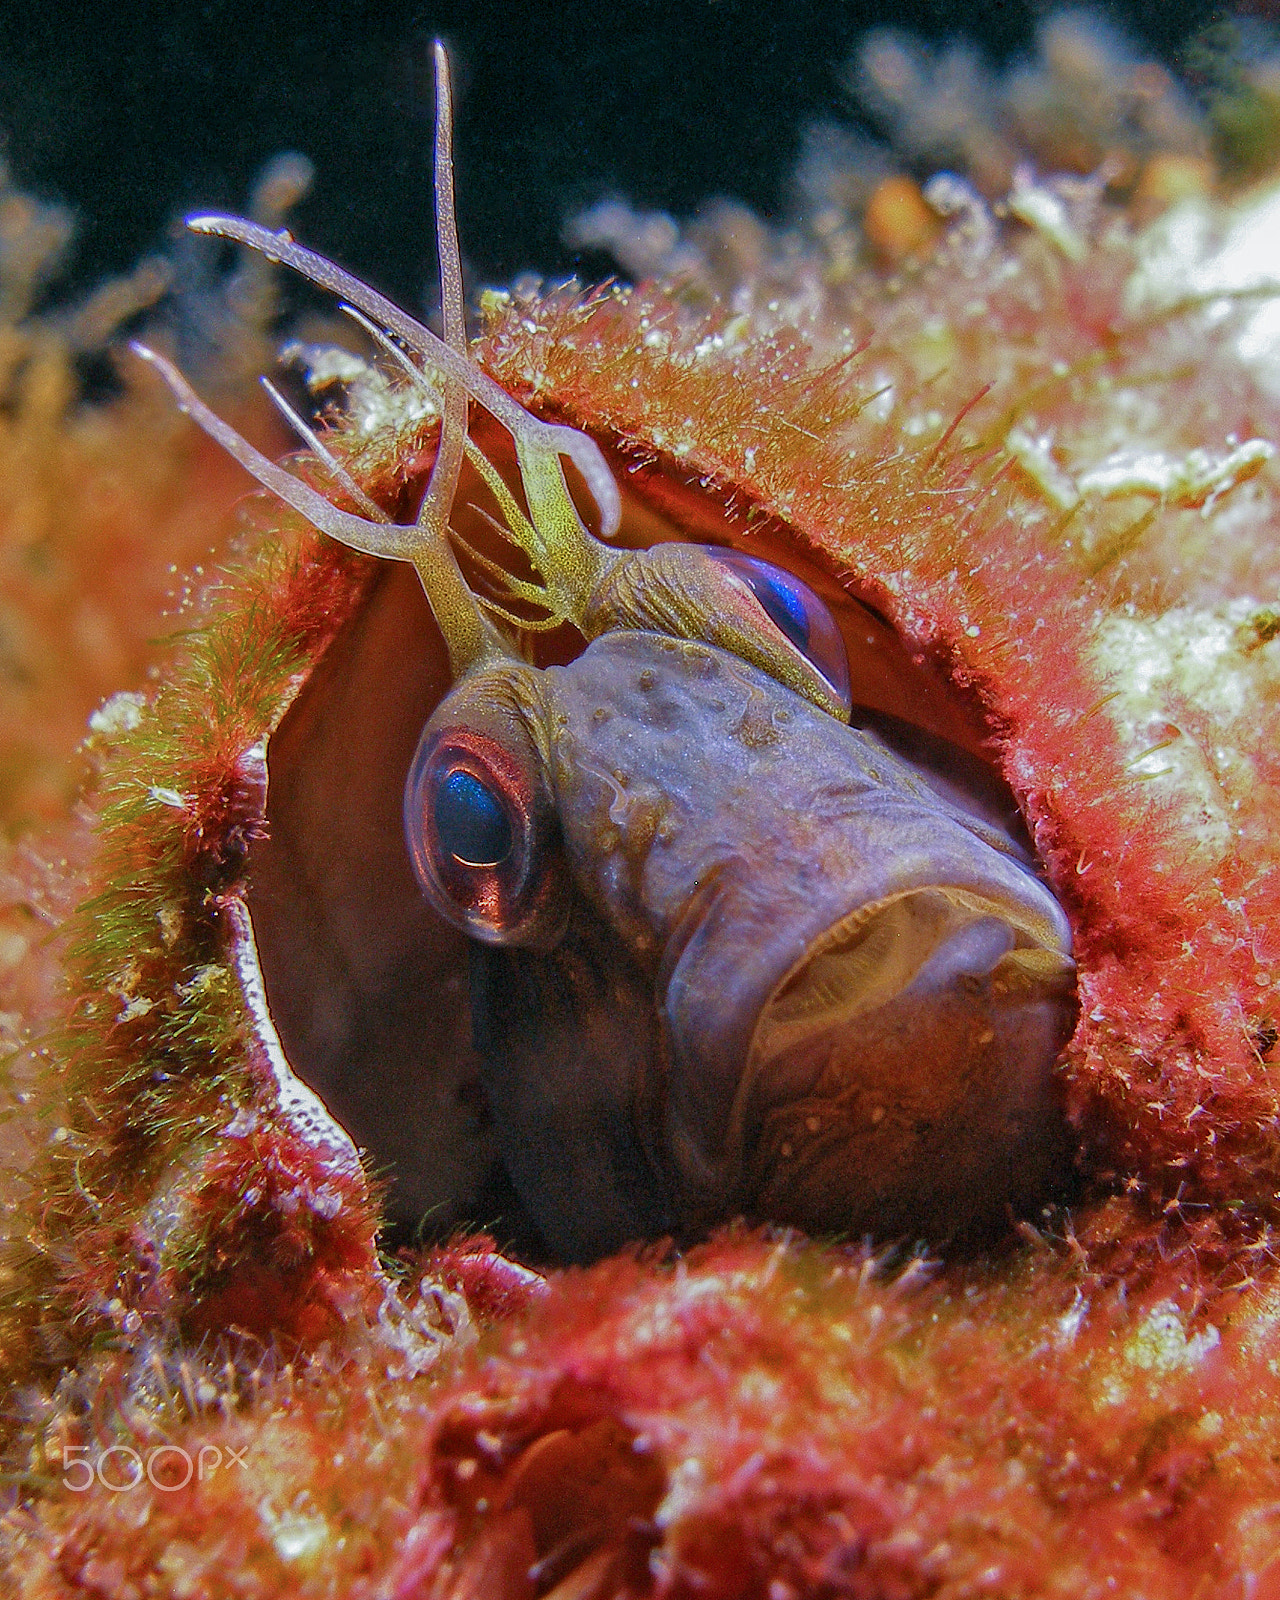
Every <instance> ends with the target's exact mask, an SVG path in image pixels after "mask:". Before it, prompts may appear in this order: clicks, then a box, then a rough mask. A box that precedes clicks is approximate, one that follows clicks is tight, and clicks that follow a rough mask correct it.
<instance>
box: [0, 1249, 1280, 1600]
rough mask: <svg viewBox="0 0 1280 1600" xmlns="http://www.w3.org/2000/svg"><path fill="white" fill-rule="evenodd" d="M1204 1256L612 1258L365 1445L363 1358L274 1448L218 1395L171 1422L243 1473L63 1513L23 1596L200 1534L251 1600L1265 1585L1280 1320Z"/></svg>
mask: <svg viewBox="0 0 1280 1600" xmlns="http://www.w3.org/2000/svg"><path fill="white" fill-rule="evenodd" d="M1187 1266H1188V1262H1187V1261H1186V1259H1180V1260H1174V1261H1171V1262H1170V1263H1168V1264H1167V1266H1166V1267H1165V1268H1164V1269H1163V1270H1162V1272H1161V1274H1160V1275H1159V1276H1158V1277H1157V1278H1156V1279H1153V1280H1152V1281H1151V1282H1150V1283H1148V1284H1147V1285H1146V1287H1145V1288H1143V1289H1142V1290H1141V1291H1140V1292H1139V1293H1137V1294H1134V1295H1130V1296H1126V1295H1125V1294H1124V1293H1122V1292H1117V1288H1116V1287H1115V1286H1112V1287H1111V1288H1108V1287H1107V1286H1106V1285H1105V1284H1104V1283H1102V1282H1101V1281H1100V1280H1098V1279H1096V1278H1093V1277H1091V1276H1090V1275H1089V1274H1088V1273H1087V1272H1080V1271H1078V1270H1077V1271H1072V1270H1070V1269H1068V1270H1064V1269H1063V1263H1061V1262H1059V1261H1056V1260H1055V1259H1054V1257H1053V1256H1052V1254H1050V1253H1043V1254H1041V1255H1040V1256H1039V1258H1038V1259H1032V1260H1029V1261H1024V1262H1023V1263H1021V1264H1020V1265H1018V1266H1016V1267H1014V1268H1013V1269H1012V1270H1009V1267H1008V1265H1006V1267H1005V1269H1004V1270H996V1269H994V1268H984V1269H978V1270H974V1271H971V1272H969V1273H967V1274H965V1273H960V1274H957V1273H955V1272H952V1273H949V1274H947V1275H946V1276H945V1277H938V1276H937V1275H936V1273H935V1271H934V1270H933V1269H931V1268H930V1267H928V1266H926V1265H925V1264H923V1263H921V1262H916V1263H914V1264H911V1265H909V1266H908V1267H907V1270H906V1271H905V1272H902V1273H900V1275H899V1276H898V1277H897V1278H896V1279H894V1278H892V1277H890V1278H889V1279H885V1278H884V1277H883V1276H882V1275H881V1273H880V1272H879V1271H878V1270H877V1266H876V1263H875V1261H874V1259H872V1258H871V1257H869V1256H867V1255H865V1254H863V1253H861V1252H858V1251H828V1252H821V1251H817V1250H815V1249H813V1248H801V1247H799V1246H797V1245H796V1244H795V1243H789V1242H787V1241H783V1240H770V1239H767V1238H753V1237H736V1238H735V1237H729V1238H725V1239H722V1240H721V1241H719V1242H718V1243H715V1244H713V1245H710V1246H708V1247H706V1248H704V1249H702V1250H699V1251H697V1252H694V1253H693V1254H692V1255H691V1256H689V1257H687V1258H686V1259H685V1260H683V1261H681V1262H678V1263H670V1262H668V1263H662V1262H656V1261H634V1260H629V1259H627V1260H617V1261H613V1262H609V1263H606V1264H604V1265H602V1266H600V1267H597V1268H594V1269H592V1270H590V1271H588V1272H581V1273H574V1274H569V1275H565V1276H562V1277H560V1278H558V1279H557V1280H555V1281H554V1282H553V1284H552V1285H551V1287H550V1289H549V1290H548V1292H547V1293H546V1294H545V1296H542V1297H540V1298H539V1300H538V1301H537V1303H536V1305H535V1306H534V1308H533V1309H532V1310H531V1311H530V1312H529V1313H528V1314H527V1315H525V1316H523V1317H521V1318H518V1319H517V1320H516V1321H514V1322H507V1323H505V1324H504V1325H503V1328H502V1329H501V1331H500V1332H496V1333H494V1334H493V1335H491V1336H490V1338H489V1339H488V1340H487V1341H486V1345H485V1346H484V1347H482V1349H481V1350H480V1351H478V1352H477V1353H476V1354H475V1355H474V1356H471V1357H468V1358H465V1359H464V1360H463V1362H462V1365H461V1367H460V1368H459V1369H458V1370H457V1372H456V1374H455V1375H454V1376H453V1377H452V1378H451V1379H449V1380H447V1381H446V1382H445V1384H444V1386H443V1388H441V1387H440V1386H439V1384H438V1383H430V1382H427V1383H424V1382H423V1381H422V1380H419V1381H418V1382H417V1383H416V1384H415V1385H411V1386H408V1387H404V1386H401V1387H399V1388H398V1389H396V1390H393V1391H386V1392H385V1393H384V1396H383V1403H386V1402H387V1401H390V1400H392V1399H393V1397H394V1404H395V1407H396V1417H397V1421H396V1426H395V1429H394V1431H393V1432H392V1433H391V1434H387V1435H383V1442H382V1444H381V1445H380V1446H379V1448H378V1449H377V1450H375V1451H374V1452H373V1453H371V1454H369V1453H363V1452H362V1450H361V1446H360V1444H359V1441H360V1440H361V1439H362V1438H363V1437H365V1430H366V1428H367V1427H368V1426H369V1420H370V1419H369V1416H368V1412H367V1407H368V1405H369V1403H370V1401H369V1397H368V1396H367V1394H366V1391H365V1387H364V1385H365V1384H366V1383H367V1381H368V1380H367V1378H366V1377H361V1379H360V1381H358V1382H352V1381H351V1377H354V1376H355V1375H356V1373H357V1372H358V1370H359V1369H352V1372H351V1377H349V1378H348V1379H347V1381H345V1382H344V1381H343V1379H342V1378H341V1377H338V1376H336V1375H333V1376H329V1375H327V1374H326V1372H325V1371H324V1370H323V1369H319V1370H315V1371H313V1372H312V1373H311V1375H310V1377H308V1378H305V1379H303V1380H302V1381H301V1382H295V1381H294V1380H292V1379H291V1380H290V1385H289V1388H288V1392H287V1397H286V1393H285V1391H284V1390H283V1389H281V1388H279V1387H277V1389H276V1391H275V1394H276V1398H275V1400H274V1401H273V1402H272V1407H271V1409H270V1410H267V1409H263V1408H262V1407H260V1408H259V1409H258V1411H257V1412H256V1413H255V1428H254V1430H253V1431H252V1432H249V1431H246V1426H245V1422H244V1420H243V1419H241V1418H240V1417H238V1416H236V1415H234V1414H233V1413H231V1414H227V1413H225V1412H224V1413H223V1414H221V1415H220V1414H219V1413H218V1410H217V1407H216V1406H210V1408H209V1409H208V1410H207V1411H206V1412H205V1414H204V1415H203V1416H201V1417H198V1418H197V1419H195V1420H194V1421H191V1422H188V1423H186V1424H185V1425H183V1426H181V1427H180V1428H178V1429H177V1430H176V1431H174V1432H172V1433H171V1434H170V1435H169V1437H171V1438H173V1439H174V1440H175V1441H177V1442H178V1443H180V1444H182V1445H183V1446H184V1447H185V1448H186V1449H187V1450H188V1452H189V1453H191V1454H192V1455H193V1456H194V1454H195V1452H196V1451H197V1450H198V1448H199V1444H200V1443H203V1444H205V1445H206V1446H209V1447H216V1448H218V1449H219V1450H220V1451H222V1452H223V1454H224V1457H225V1452H226V1449H227V1447H228V1446H231V1447H234V1448H237V1449H240V1450H242V1451H243V1452H244V1453H245V1455H246V1461H247V1470H246V1471H243V1472H240V1471H235V1472H221V1473H219V1474H217V1475H214V1476H212V1477H210V1478H209V1479H208V1480H207V1481H205V1482H203V1483H201V1484H198V1485H192V1486H191V1487H190V1488H189V1489H188V1490H187V1491H185V1492H184V1493H183V1494H181V1495H179V1494H173V1495H164V1496H161V1495H159V1494H156V1495H151V1496H150V1497H149V1498H148V1501H147V1502H146V1503H147V1514H146V1517H145V1519H144V1520H143V1521H142V1522H138V1520H137V1505H136V1502H135V1503H133V1504H131V1503H130V1501H129V1499H128V1497H127V1496H123V1495H112V1494H110V1493H107V1492H104V1491H102V1490H100V1489H94V1490H93V1491H92V1492H91V1493H88V1494H85V1495H83V1496H80V1497H76V1496H74V1495H71V1494H62V1495H61V1496H57V1495H55V1496H54V1497H53V1498H52V1499H51V1501H50V1504H49V1509H48V1512H47V1513H46V1516H45V1518H44V1519H43V1521H42V1523H41V1525H40V1526H39V1527H35V1526H32V1525H28V1526H27V1527H26V1529H25V1532H24V1534H23V1542H22V1545H21V1547H20V1549H21V1560H20V1562H19V1563H18V1565H17V1567H16V1569H15V1570H16V1572H17V1576H18V1578H19V1587H18V1588H17V1589H16V1591H15V1592H16V1593H18V1594H21V1595H23V1596H24V1597H28V1600H30V1597H34V1596H46V1595H50V1596H51V1595H69V1594H73V1593H84V1592H90V1593H92V1592H95V1589H94V1580H93V1578H92V1572H93V1570H94V1569H93V1566H92V1563H95V1562H97V1563H101V1564H102V1566H100V1567H99V1568H98V1570H99V1571H101V1570H103V1569H104V1568H105V1567H107V1566H109V1565H110V1564H112V1563H114V1566H113V1567H112V1569H111V1570H113V1572H114V1581H115V1584H116V1588H115V1591H114V1592H115V1593H126V1592H129V1588H128V1586H130V1585H132V1586H133V1587H134V1588H135V1589H136V1591H137V1592H139V1593H145V1592H146V1591H147V1588H148V1586H149V1585H150V1584H153V1583H154V1582H155V1581H156V1579H157V1577H158V1575H159V1574H160V1573H161V1572H162V1571H164V1570H165V1567H166V1563H168V1562H170V1561H171V1560H172V1559H173V1558H172V1556H171V1554H170V1553H171V1552H172V1551H174V1550H175V1549H182V1548H186V1547H188V1546H190V1547H191V1551H192V1553H191V1555H190V1557H186V1556H184V1557H182V1562H183V1570H184V1573H185V1575H186V1576H187V1577H190V1578H195V1577H196V1575H197V1574H198V1573H200V1572H201V1571H203V1572H205V1573H206V1574H210V1573H217V1574H220V1575H221V1574H227V1573H229V1572H231V1571H234V1572H235V1574H236V1582H237V1592H239V1593H242V1594H244V1595H245V1596H251V1597H252V1596H259V1595H272V1594H276V1593H280V1592H284V1590H285V1589H287V1591H288V1592H290V1593H293V1594H296V1595H299V1596H310V1595H319V1594H332V1593H335V1592H341V1593H343V1594H345V1595H348V1596H353V1597H354V1596H360V1595H373V1594H392V1595H397V1596H402V1597H404V1600H409V1597H416V1596H423V1595H432V1596H446V1595H447V1596H450V1597H455V1600H464V1597H466V1600H472V1597H475V1600H478V1597H480V1596H482V1595H483V1596H498V1595H504V1596H511V1597H513V1600H514V1597H521V1600H526V1597H527V1600H532V1597H534V1596H537V1595H545V1594H548V1593H555V1594H557V1595H560V1594H583V1595H605V1594H610V1595H612V1594H631V1593H643V1592H651V1591H653V1590H655V1589H656V1591H657V1592H661V1593H664V1594H671V1595H689V1596H693V1595H711V1596H715V1597H717V1600H719V1597H724V1600H728V1597H734V1600H738V1597H742V1600H746V1597H755V1596H761V1597H764V1596H769V1597H772V1600H777V1597H778V1596H781V1595H797V1596H799V1595H804V1596H814V1597H823V1596H836V1595H866V1596H879V1595H898V1596H904V1597H908V1596H924V1595H936V1594H948V1595H950V1594H955V1595H960V1594H984V1593H990V1594H1000V1595H1010V1596H1015V1595H1032V1594H1035V1595H1058V1594H1060V1595H1063V1596H1064V1597H1065V1596H1067V1595H1077V1594H1079V1593H1080V1592H1082V1589H1083V1590H1087V1589H1088V1586H1089V1584H1090V1583H1091V1582H1092V1581H1093V1580H1094V1579H1095V1578H1100V1577H1101V1576H1102V1575H1105V1576H1106V1578H1107V1579H1108V1580H1109V1581H1110V1582H1111V1583H1113V1584H1114V1586H1115V1591H1116V1592H1118V1593H1124V1594H1141V1593H1152V1594H1156V1593H1158V1594H1162V1595H1168V1596H1170V1597H1176V1596H1180V1595H1187V1596H1190V1595H1192V1594H1193V1593H1194V1594H1198V1595H1206V1594H1212V1595H1219V1594H1221V1595H1224V1596H1225V1595H1227V1594H1231V1593H1236V1592H1238V1590H1237V1589H1233V1587H1232V1585H1233V1584H1235V1583H1238V1582H1239V1580H1240V1578H1241V1577H1242V1576H1243V1577H1245V1578H1246V1580H1247V1579H1249V1578H1252V1580H1253V1588H1252V1590H1251V1592H1253V1593H1257V1594H1268V1593H1270V1592H1271V1590H1270V1588H1269V1584H1271V1583H1272V1582H1274V1581H1275V1576H1276V1573H1275V1569H1274V1566H1273V1560H1274V1548H1273V1540H1272V1539H1271V1535H1270V1525H1269V1523H1268V1522H1267V1521H1266V1519H1265V1518H1263V1519H1262V1520H1261V1521H1260V1520H1259V1518H1258V1517H1257V1515H1256V1514H1255V1511H1254V1508H1256V1507H1257V1506H1259V1505H1262V1504H1265V1503H1267V1501H1268V1498H1269V1497H1271V1496H1273V1495H1274V1492H1275V1489H1276V1488H1277V1487H1280V1485H1278V1484H1277V1467H1276V1463H1275V1459H1274V1457H1275V1455H1276V1446H1277V1443H1278V1442H1280V1441H1278V1440H1277V1437H1276V1428H1277V1422H1276V1419H1275V1418H1274V1417H1273V1416H1271V1415H1270V1414H1269V1413H1268V1412H1267V1411H1266V1409H1265V1408H1262V1409H1259V1407H1258V1405H1257V1403H1256V1399H1257V1395H1258V1394H1259V1392H1261V1391H1267V1392H1269V1386H1270V1384H1271V1383H1272V1382H1273V1379H1272V1378H1271V1377H1270V1376H1269V1373H1270V1364H1271V1363H1272V1362H1273V1361H1274V1359H1275V1357H1276V1353H1277V1348H1276V1332H1275V1322H1274V1304H1273V1300H1272V1298H1271V1297H1269V1296H1267V1295H1261V1294H1258V1293H1256V1292H1255V1293H1253V1294H1248V1293H1246V1294H1242V1295H1238V1296H1236V1297H1234V1300H1233V1302H1232V1303H1231V1304H1230V1308H1229V1314H1228V1315H1225V1316H1224V1313H1226V1312H1228V1304H1227V1302H1223V1301H1219V1305H1218V1310H1217V1311H1216V1313H1215V1315H1216V1316H1217V1317H1218V1321H1216V1322H1215V1321H1214V1320H1212V1319H1211V1317H1210V1316H1209V1314H1208V1313H1207V1312H1205V1311H1203V1310H1202V1311H1196V1310H1195V1309H1194V1297H1193V1296H1192V1295H1190V1294H1189V1293H1188V1289H1187V1283H1186V1279H1187ZM1259 1386H1261V1390H1260V1388H1259ZM137 1448H139V1449H140V1450H141V1449H144V1448H145V1441H144V1440H141V1439H139V1440H137ZM353 1451H354V1452H355V1455H356V1458H357V1459H359V1461H360V1466H359V1470H358V1471H357V1472H354V1473H353V1472H352V1471H351V1470H350V1468H349V1467H348V1465H347V1463H348V1461H349V1460H351V1459H352V1452H353ZM126 1528H127V1529H129V1530H130V1531H129V1533H128V1536H127V1537H126V1536H125V1530H126ZM215 1530H216V1531H215ZM197 1549H198V1550H199V1551H201V1552H203V1554H201V1555H199V1556H197V1554H196V1551H197ZM214 1552H217V1555H216V1560H215V1558H214ZM233 1560H234V1562H235V1565H234V1566H232V1565H231V1564H230V1563H231V1562H232V1561H233ZM210 1561H213V1562H214V1564H213V1565H212V1566H210V1565H209V1564H208V1563H210ZM205 1581H207V1579H206V1580H205ZM99 1582H101V1580H99ZM561 1584H563V1585H564V1588H563V1590H561V1589H559V1588H557V1585H561Z"/></svg>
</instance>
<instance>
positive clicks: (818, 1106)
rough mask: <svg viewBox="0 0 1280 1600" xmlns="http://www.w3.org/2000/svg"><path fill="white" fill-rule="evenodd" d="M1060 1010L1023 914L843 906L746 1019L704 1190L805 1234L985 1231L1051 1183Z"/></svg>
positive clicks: (1061, 999) (924, 902)
mask: <svg viewBox="0 0 1280 1600" xmlns="http://www.w3.org/2000/svg"><path fill="white" fill-rule="evenodd" d="M1074 994H1075V966H1074V963H1073V961H1072V960H1071V957H1070V955H1069V953H1068V948H1067V946H1066V944H1065V941H1064V939H1063V937H1062V933H1061V929H1060V926H1059V925H1058V924H1057V923H1056V922H1055V920H1054V919H1053V918H1052V917H1051V916H1049V915H1047V914H1041V913H1040V912H1039V911H1038V909H1037V908H1036V907H1035V905H1034V904H1033V903H1030V902H1029V903H1027V904H1024V905H1021V906H1020V905H1016V904H1015V905H1011V904H1010V903H1009V902H1008V901H1007V900H1004V899H1001V900H996V899H994V898H991V897H988V896H985V895H983V894H981V893H979V892H976V891H975V890H973V889H969V888H964V887H949V886H946V885H935V886H929V887H924V888H914V889H907V890H902V891H899V892H896V893H892V894H889V895H886V896H884V897H883V898H882V899H879V900H877V901H874V902H872V903H869V904H865V905H862V906H859V907H857V908H855V909H854V910H852V911H849V912H848V913H847V914H845V915H844V916H841V917H840V918H838V919H837V920H836V921H835V922H833V923H832V924H831V925H830V926H829V927H827V928H826V929H825V931H823V932H822V933H820V934H819V935H818V936H817V937H815V938H813V939H812V940H811V941H810V942H809V944H808V946H807V948H806V949H805V950H804V952H803V954H802V955H800V956H799V958H798V959H796V960H794V961H793V962H792V963H791V964H790V965H789V966H788V967H787V969H786V970H785V972H783V973H782V975H781V976H780V977H778V978H777V980H776V982H775V983H774V984H773V986H772V988H771V989H770V990H769V991H768V993H767V994H766V996H765V998H764V999H763V1002H762V1004H761V1005H760V1006H759V1009H758V1012H757V1014H756V1019H755V1023H754V1027H753V1029H752V1030H751V1033H750V1041H749V1044H748V1047H747V1050H746V1059H745V1065H744V1067H743V1070H742V1076H741V1080H740V1084H739V1087H738V1091H737V1094H736V1096H735V1099H734V1104H733V1110H732V1113H731V1116H730V1119H729V1123H728V1126H727V1128H726V1129H725V1136H724V1142H723V1145H722V1147H721V1150H720V1152H719V1153H718V1159H716V1160H714V1161H712V1162H709V1163H705V1164H704V1168H703V1176H704V1178H706V1179H710V1178H711V1173H712V1169H713V1168H714V1172H715V1177H714V1182H715V1185H716V1186H717V1187H719V1188H720V1189H721V1192H722V1194H723V1191H724V1190H725V1189H726V1188H727V1189H732V1190H733V1191H734V1193H735V1197H736V1206H737V1209H739V1210H741V1211H742V1212H743V1213H745V1214H746V1215H748V1216H755V1217H758V1218H767V1219H769V1220H770V1221H773V1222H783V1223H790V1224H793V1225H795V1226H797V1227H801V1228H804V1229H805V1230H806V1231H808V1232H810V1233H816V1234H832V1233H839V1234H852V1235H855V1236H856V1235H859V1234H861V1233H863V1232H866V1231H873V1232H875V1233H876V1234H877V1235H879V1236H881V1237H885V1236H892V1235H894V1234H899V1233H902V1234H911V1235H914V1236H919V1235H927V1236H929V1237H931V1238H934V1239H940V1238H956V1237H966V1236H970V1235H975V1234H982V1233H984V1232H985V1231H988V1230H990V1229H991V1228H993V1227H998V1226H1000V1225H1002V1224H1003V1223H1004V1221H1005V1219H1006V1217H1007V1214H1008V1211H1009V1209H1010V1208H1012V1209H1014V1210H1015V1211H1016V1210H1018V1209H1020V1208H1024V1207H1026V1206H1029V1205H1031V1204H1033V1203H1036V1202H1043V1200H1044V1198H1045V1196H1046V1193H1047V1192H1051V1191H1052V1189H1053V1187H1054V1185H1055V1183H1056V1182H1058V1181H1059V1180H1060V1178H1061V1175H1062V1173H1063V1172H1064V1170H1065V1168H1066V1166H1067V1164H1068V1158H1069V1149H1070V1142H1069V1139H1068V1136H1067V1130H1066V1125H1065V1121H1064V1118H1063V1116H1062V1112H1061V1108H1060V1106H1059V1103H1058V1095H1057V1091H1056V1084H1055V1075H1054V1070H1053V1068H1054V1063H1055V1061H1056V1058H1057V1056H1058V1055H1059V1053H1060V1052H1061V1050H1062V1048H1063V1047H1064V1046H1065V1045H1066V1043H1067V1041H1068V1039H1069V1038H1070V1035H1071V1032H1072V1028H1073V1026H1074V1020H1075V998H1074ZM686 1143H687V1141H686ZM721 1204H723V1200H721Z"/></svg>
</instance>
